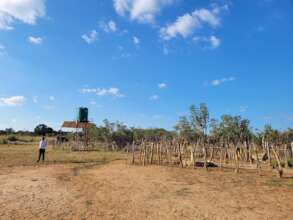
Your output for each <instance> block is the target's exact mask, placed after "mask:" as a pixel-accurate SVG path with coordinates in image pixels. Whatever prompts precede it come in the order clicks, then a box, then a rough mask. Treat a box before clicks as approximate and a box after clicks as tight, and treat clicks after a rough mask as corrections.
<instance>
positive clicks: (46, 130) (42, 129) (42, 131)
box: [34, 124, 55, 135]
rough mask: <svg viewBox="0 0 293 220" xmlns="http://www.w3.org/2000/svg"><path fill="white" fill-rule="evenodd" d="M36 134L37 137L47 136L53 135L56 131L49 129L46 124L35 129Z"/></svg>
mask: <svg viewBox="0 0 293 220" xmlns="http://www.w3.org/2000/svg"><path fill="white" fill-rule="evenodd" d="M34 133H35V134H37V135H46V134H53V133H55V131H54V130H53V128H50V127H48V126H47V125H45V124H39V125H38V126H36V127H35V129H34Z"/></svg>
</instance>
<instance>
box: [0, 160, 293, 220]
mask: <svg viewBox="0 0 293 220" xmlns="http://www.w3.org/2000/svg"><path fill="white" fill-rule="evenodd" d="M292 217H293V179H292V178H290V177H289V176H288V177H287V178H284V179H278V178H276V177H273V176H271V174H264V176H258V175H256V174H255V173H250V172H248V171H241V174H235V173H233V172H231V170H229V171H221V170H218V169H216V170H210V171H209V172H206V171H205V170H203V169H195V170H194V169H180V168H172V167H158V166H148V167H140V166H131V165H129V164H127V162H126V161H115V162H111V163H109V164H104V165H97V164H94V163H92V164H87V165H76V164H75V165H74V164H63V165H62V164H61V165H60V164H58V165H56V164H44V165H34V166H21V167H6V168H5V167H2V168H1V169H0V219H1V220H2V219H3V220H4V219H292Z"/></svg>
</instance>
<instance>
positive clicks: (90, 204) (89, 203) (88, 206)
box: [85, 200, 93, 208]
mask: <svg viewBox="0 0 293 220" xmlns="http://www.w3.org/2000/svg"><path fill="white" fill-rule="evenodd" d="M92 205H93V202H92V201H90V200H87V201H86V202H85V207H87V208H90V207H91V206H92Z"/></svg>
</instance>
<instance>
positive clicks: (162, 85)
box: [158, 83, 167, 89]
mask: <svg viewBox="0 0 293 220" xmlns="http://www.w3.org/2000/svg"><path fill="white" fill-rule="evenodd" d="M158 87H159V88H160V89H165V88H167V84H166V83H159V84H158Z"/></svg>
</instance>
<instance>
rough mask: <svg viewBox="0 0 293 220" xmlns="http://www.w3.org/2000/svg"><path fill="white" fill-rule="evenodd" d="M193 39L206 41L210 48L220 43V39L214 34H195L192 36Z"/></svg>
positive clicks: (216, 46) (214, 47)
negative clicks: (200, 35)
mask: <svg viewBox="0 0 293 220" xmlns="http://www.w3.org/2000/svg"><path fill="white" fill-rule="evenodd" d="M193 41H194V42H195V43H199V42H205V43H208V44H209V45H210V47H211V49H216V48H218V47H219V46H220V45H221V40H220V39H219V38H218V37H216V36H214V35H211V36H210V37H199V36H196V37H193Z"/></svg>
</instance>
